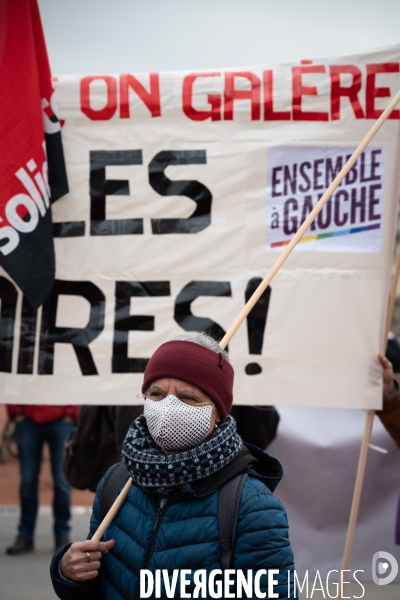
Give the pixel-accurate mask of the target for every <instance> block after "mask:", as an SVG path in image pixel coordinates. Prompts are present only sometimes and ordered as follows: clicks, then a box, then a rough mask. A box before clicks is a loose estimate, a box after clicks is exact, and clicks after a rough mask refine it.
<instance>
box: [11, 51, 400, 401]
mask: <svg viewBox="0 0 400 600" xmlns="http://www.w3.org/2000/svg"><path fill="white" fill-rule="evenodd" d="M399 61H400V46H396V47H393V48H389V49H385V50H380V51H375V52H371V53H368V54H362V55H357V56H346V57H334V58H328V59H323V60H317V61H311V60H304V61H301V62H299V63H297V64H293V65H291V64H286V65H281V66H275V67H269V66H259V67H252V68H248V69H247V68H246V69H243V68H241V69H230V70H226V69H218V70H214V71H207V72H193V73H186V72H178V73H160V74H158V73H151V74H146V73H145V74H122V75H93V76H63V77H59V78H58V81H57V82H56V85H57V94H58V102H59V107H60V117H61V119H63V120H64V125H63V129H62V132H63V141H64V150H65V155H66V162H67V171H68V178H69V185H70V193H69V194H68V195H67V196H65V197H64V198H62V199H61V200H59V201H57V202H56V203H55V204H54V205H53V208H52V212H53V222H54V233H55V236H56V239H55V245H56V259H57V282H56V285H55V287H54V289H53V292H52V294H51V295H50V297H49V298H48V300H47V301H46V303H45V304H44V305H43V307H42V309H40V310H39V312H38V314H37V315H36V314H34V313H33V312H32V310H31V309H30V307H29V304H28V303H27V302H26V301H25V300H24V299H23V298H22V296H21V294H20V292H18V291H17V289H16V287H15V286H14V284H13V283H12V282H11V281H10V280H9V278H8V276H7V275H6V274H5V273H3V274H2V279H1V280H0V285H1V310H2V314H1V335H2V349H1V351H0V371H1V372H0V386H1V387H0V389H2V390H3V393H2V400H3V401H4V402H10V403H35V404H39V403H40V404H43V403H68V404H71V403H85V404H87V403H94V404H102V403H105V404H123V403H137V402H140V401H141V400H140V399H137V398H136V394H137V393H138V392H139V391H140V386H141V381H142V373H143V371H144V368H145V365H146V361H147V360H148V358H149V357H150V356H151V354H152V352H153V351H154V350H155V349H156V348H157V346H158V345H159V344H160V343H162V342H163V341H166V340H167V339H169V338H170V337H171V336H174V335H177V334H181V333H184V332H185V331H194V330H200V331H204V330H211V331H212V332H213V334H214V335H215V336H216V337H217V338H220V337H222V335H223V333H224V332H225V331H226V330H227V329H228V327H229V326H230V324H231V323H232V321H233V320H234V318H235V317H236V316H237V314H238V312H239V311H240V309H241V308H242V307H243V305H244V303H245V301H246V299H247V298H248V297H249V295H250V294H251V292H252V291H253V290H254V289H255V286H256V285H257V283H258V282H259V280H260V278H262V277H264V275H265V274H266V272H267V271H268V269H269V268H270V267H271V266H272V264H273V263H274V261H275V260H276V258H277V256H278V255H279V252H281V251H282V250H283V248H284V247H285V244H287V243H288V241H289V240H290V238H291V236H292V235H293V234H294V233H295V231H296V230H297V228H298V227H299V226H300V224H301V223H302V221H303V220H304V219H305V218H306V216H307V215H308V214H309V212H310V211H311V210H312V208H313V206H315V204H316V202H317V200H318V199H319V197H320V196H321V195H322V193H323V192H324V190H325V189H326V187H327V186H328V185H329V183H330V182H331V181H332V179H333V178H334V176H335V174H336V173H337V172H338V171H339V170H340V168H341V166H342V165H343V164H344V163H345V162H346V160H347V158H348V157H349V156H350V155H351V153H352V151H353V150H354V148H355V147H356V146H357V145H358V143H359V142H360V141H361V139H362V138H363V137H364V136H365V134H366V133H367V131H368V130H369V129H370V128H371V126H372V125H373V123H374V121H375V120H376V119H377V118H378V117H379V115H380V114H381V112H382V110H383V108H384V107H385V106H386V105H387V104H388V102H389V98H390V97H392V96H393V95H394V93H395V92H396V91H397V90H398V89H399V88H400V72H399V71H400V66H399V65H400V63H399ZM399 120H400V110H399V109H396V110H395V111H394V112H393V114H392V118H391V119H390V120H388V121H387V122H386V123H385V124H384V126H383V127H382V129H381V130H380V132H379V133H378V135H377V136H376V137H375V139H374V140H373V142H372V144H371V145H370V146H369V147H368V148H367V150H366V151H365V152H364V154H363V155H362V157H361V158H360V160H359V161H358V162H357V164H356V165H355V167H354V168H353V169H352V170H351V171H350V173H349V174H348V175H347V177H346V179H345V181H343V183H342V184H341V186H340V187H339V188H338V190H337V191H336V192H335V194H334V195H333V197H332V199H331V200H330V201H329V203H328V204H327V205H326V207H325V208H324V210H323V211H322V213H321V214H320V215H319V217H318V218H317V220H316V222H315V223H314V224H313V225H312V226H311V227H310V230H309V231H308V232H307V233H306V234H305V236H304V238H303V240H302V241H301V243H300V244H299V245H298V247H297V248H296V249H295V251H294V252H293V254H292V255H291V257H290V258H289V260H288V261H287V263H285V265H284V267H283V268H282V269H281V270H280V271H279V273H278V274H277V276H276V277H275V279H274V280H273V282H272V285H271V289H270V290H268V292H267V293H266V294H264V296H263V298H262V300H261V301H260V302H259V304H258V306H257V307H256V309H255V310H254V311H253V312H252V314H251V315H250V317H249V318H248V320H247V323H245V324H243V326H242V327H241V328H240V330H239V331H238V332H237V334H236V335H235V336H234V338H233V339H232V341H231V343H230V345H229V353H230V356H231V360H232V363H233V366H234V368H235V374H236V375H235V402H236V403H239V404H287V405H303V406H304V405H305V406H327V407H352V408H379V407H380V402H381V368H380V366H379V365H378V363H377V359H376V355H377V353H378V352H379V351H380V349H381V347H382V344H383V336H384V322H385V316H386V306H387V301H388V294H389V283H390V274H391V265H392V260H393V247H394V238H395V230H396V222H397V206H398V195H399V172H400V169H399V166H400V165H399V142H400V128H399Z"/></svg>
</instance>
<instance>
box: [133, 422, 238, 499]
mask: <svg viewBox="0 0 400 600" xmlns="http://www.w3.org/2000/svg"><path fill="white" fill-rule="evenodd" d="M241 447H242V439H241V438H240V437H239V435H238V434H237V433H236V422H235V420H234V419H233V418H232V417H229V416H228V417H227V418H226V419H225V421H224V422H223V423H222V425H221V426H220V427H218V429H216V431H215V433H214V434H213V435H212V436H211V437H210V438H208V439H207V440H205V441H204V442H202V443H201V444H199V445H198V446H196V447H195V448H192V449H190V450H184V451H182V452H179V453H177V454H169V455H165V454H163V452H162V451H161V449H160V448H159V447H158V446H157V445H156V444H155V442H154V441H153V439H152V437H151V436H150V434H149V430H148V429H147V425H146V420H145V418H144V416H141V417H138V418H137V419H136V421H134V422H133V423H132V425H131V426H130V428H129V430H128V433H127V435H126V438H125V441H124V445H123V447H122V458H123V461H124V463H125V465H126V467H127V469H128V471H129V473H130V475H131V477H132V479H133V481H134V482H135V483H137V484H138V485H140V486H141V487H142V488H144V489H146V490H147V491H149V492H152V493H153V494H156V495H157V496H166V495H168V494H170V493H171V492H174V491H176V490H178V489H179V488H181V487H182V485H183V484H185V483H190V482H191V481H198V480H199V479H204V478H205V477H208V476H209V475H212V474H213V473H215V472H216V471H219V470H220V469H222V467H225V466H226V465H228V464H229V463H230V462H231V461H232V460H233V459H234V458H235V456H237V455H238V454H239V451H240V449H241Z"/></svg>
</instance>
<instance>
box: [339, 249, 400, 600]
mask: <svg viewBox="0 0 400 600" xmlns="http://www.w3.org/2000/svg"><path fill="white" fill-rule="evenodd" d="M399 276H400V246H399V248H398V250H397V256H396V267H395V272H394V276H393V280H392V287H391V290H390V296H389V306H388V312H387V317H386V328H385V339H384V341H383V350H382V354H383V355H385V353H386V344H387V339H388V335H389V331H390V324H391V322H392V317H393V310H394V304H395V300H396V290H397V285H398V283H399ZM374 416H375V411H374V410H368V411H367V415H366V419H365V426H364V435H363V439H362V442H361V450H360V457H359V459H358V468H357V475H356V481H355V485H354V492H353V500H352V504H351V510H350V518H349V525H348V528H347V536H346V543H345V547H344V553H343V561H342V572H343V571H347V570H348V569H349V566H350V558H351V552H352V549H353V542H354V534H355V530H356V525H357V518H358V511H359V508H360V501H361V492H362V488H363V483H364V475H365V467H366V464H367V456H368V446H369V443H370V441H371V432H372V425H373V422H374ZM341 575H342V573H341ZM341 582H342V583H341V588H340V589H341V598H345V596H344V595H343V594H344V587H343V586H344V584H343V577H342V576H341Z"/></svg>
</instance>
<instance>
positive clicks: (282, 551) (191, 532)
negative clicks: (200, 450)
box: [51, 445, 294, 600]
mask: <svg viewBox="0 0 400 600" xmlns="http://www.w3.org/2000/svg"><path fill="white" fill-rule="evenodd" d="M238 472H248V476H247V478H246V480H245V483H244V486H243V491H242V496H241V502H240V508H239V517H238V524H237V532H236V540H235V548H234V563H233V568H234V569H235V570H237V569H242V570H243V571H244V574H245V575H246V571H247V570H248V569H252V570H253V574H254V572H255V571H257V570H259V569H266V570H267V571H268V569H279V574H278V575H274V578H275V579H277V580H278V584H277V585H274V589H273V592H275V593H279V598H288V597H291V598H293V597H294V588H293V584H292V583H289V588H288V571H290V573H291V576H289V577H290V580H291V581H293V571H294V564H293V553H292V550H291V547H290V543H289V538H288V523H287V518H286V512H285V510H284V508H283V506H282V504H281V502H280V501H279V500H278V499H277V498H275V497H274V496H273V495H272V492H273V490H274V489H275V487H276V486H277V485H278V483H279V481H280V479H281V478H282V468H281V465H280V463H279V462H278V461H277V460H276V459H273V458H271V457H270V456H268V455H267V454H265V453H264V452H262V451H261V450H259V449H258V448H255V447H252V446H250V445H247V447H246V446H245V447H244V448H243V450H242V451H241V453H240V454H239V456H238V457H236V459H234V461H232V463H231V464H230V465H228V466H227V467H225V468H224V469H221V471H219V472H218V474H219V475H220V476H219V477H218V474H214V475H215V476H214V477H211V478H209V479H210V481H209V482H207V481H206V480H204V481H203V482H197V486H196V485H195V484H192V485H188V484H186V485H184V486H183V487H182V489H181V490H180V491H179V492H177V493H176V494H175V495H174V496H173V497H170V499H169V500H168V501H167V503H166V504H165V505H164V507H163V508H162V509H160V508H159V502H158V501H157V499H156V498H155V497H153V496H151V495H149V494H148V493H146V492H145V491H143V490H142V489H141V488H139V487H136V486H135V485H133V486H132V488H131V490H130V491H129V494H128V498H127V500H126V501H125V503H124V504H123V506H122V508H121V509H120V511H119V512H118V514H117V516H116V517H115V518H114V521H113V522H112V524H111V525H110V527H109V528H108V529H107V531H106V533H105V535H104V537H103V539H104V540H110V539H114V540H115V546H114V548H113V549H112V550H111V551H109V552H108V554H106V555H104V556H103V558H102V564H101V569H100V573H99V577H98V578H96V579H95V580H91V581H87V582H85V583H72V582H71V583H69V582H68V581H66V580H64V579H62V577H61V576H60V572H59V561H60V560H61V558H62V555H63V553H64V552H66V551H67V550H68V548H69V546H65V547H64V548H61V549H59V550H58V551H57V552H56V554H55V555H54V557H53V561H52V565H51V577H52V580H53V586H54V589H55V592H56V594H57V595H58V597H59V598H61V599H62V600H70V599H71V600H103V599H104V600H121V599H124V600H125V599H126V600H128V599H129V600H136V599H139V598H140V589H139V583H140V582H139V577H140V570H141V569H148V570H150V571H152V572H153V573H154V572H155V571H156V569H167V570H168V572H169V577H170V580H171V577H172V571H173V570H174V569H190V570H192V574H193V571H195V570H197V569H206V570H207V572H209V571H211V570H213V569H220V568H221V564H220V559H221V550H220V544H219V535H218V486H219V485H222V483H224V482H225V481H223V479H224V478H225V480H226V479H227V478H232V477H233V476H234V475H236V474H237V473H238ZM103 481H104V480H103ZM103 481H102V482H100V484H99V487H98V489H97V495H96V498H95V501H94V505H93V513H92V518H91V523H90V534H89V537H90V536H91V535H93V533H94V532H95V530H96V529H97V527H98V525H99V523H100V521H101V514H100V501H99V494H100V492H101V488H102V485H103ZM192 576H193V575H192ZM192 576H191V577H192ZM189 578H190V577H189ZM186 579H188V576H186ZM193 586H194V583H193ZM193 586H191V585H188V586H187V587H186V592H187V593H191V591H190V590H191V589H193ZM235 587H236V586H232V588H231V591H233V590H235ZM260 588H261V591H262V592H265V593H266V598H268V577H267V575H262V576H261V580H260ZM288 592H289V593H288ZM179 594H180V581H179V579H178V582H177V586H176V592H175V596H174V597H175V598H180V595H179ZM161 595H162V597H163V598H166V597H167V596H166V593H165V589H164V587H163V586H162V588H161ZM209 597H210V596H208V595H207V598H209ZM243 597H245V596H243ZM151 598H155V595H153V596H151ZM255 598H256V596H255V595H254V599H255Z"/></svg>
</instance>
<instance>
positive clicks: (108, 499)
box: [100, 461, 129, 520]
mask: <svg viewBox="0 0 400 600" xmlns="http://www.w3.org/2000/svg"><path fill="white" fill-rule="evenodd" d="M128 477H129V473H128V469H127V468H126V466H125V463H124V462H122V461H121V462H119V463H117V464H116V465H114V466H113V467H111V469H110V470H109V471H108V473H107V475H106V478H105V479H104V483H103V487H102V488H101V492H100V514H101V519H102V520H103V519H104V517H105V516H106V514H107V513H108V511H109V510H110V508H111V507H112V505H113V504H114V500H115V499H116V497H117V496H118V494H119V492H120V490H121V488H122V486H123V484H124V483H125V481H126V480H127V479H128Z"/></svg>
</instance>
